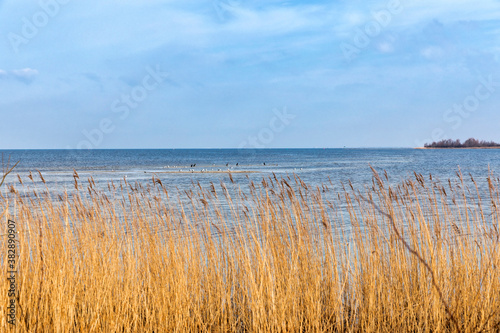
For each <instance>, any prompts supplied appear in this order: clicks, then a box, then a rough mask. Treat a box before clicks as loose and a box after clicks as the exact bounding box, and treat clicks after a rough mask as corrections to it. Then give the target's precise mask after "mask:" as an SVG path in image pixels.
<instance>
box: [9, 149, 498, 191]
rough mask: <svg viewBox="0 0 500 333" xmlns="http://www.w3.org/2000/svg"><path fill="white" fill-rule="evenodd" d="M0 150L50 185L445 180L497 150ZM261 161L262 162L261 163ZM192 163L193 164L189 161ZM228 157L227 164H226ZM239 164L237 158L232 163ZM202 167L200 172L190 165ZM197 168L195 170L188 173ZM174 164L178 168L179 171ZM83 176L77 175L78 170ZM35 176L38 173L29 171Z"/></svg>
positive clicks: (494, 156) (478, 173) (487, 162)
mask: <svg viewBox="0 0 500 333" xmlns="http://www.w3.org/2000/svg"><path fill="white" fill-rule="evenodd" d="M0 152H2V153H3V155H4V158H5V159H6V158H7V157H8V156H11V161H17V160H20V161H21V162H20V164H19V165H18V167H17V168H16V169H15V171H14V172H13V174H12V175H10V176H9V178H8V179H7V181H8V182H17V176H16V174H19V175H20V176H21V177H22V179H26V180H27V178H26V176H27V175H28V173H29V171H32V172H35V171H36V170H40V171H41V172H42V174H43V176H44V177H45V179H46V181H47V186H48V187H49V188H50V189H51V190H54V191H57V192H58V191H63V190H64V189H68V190H70V189H72V188H73V177H72V174H73V169H75V170H76V171H77V172H78V173H79V174H80V176H81V178H83V179H86V178H85V177H87V176H89V175H92V176H93V177H94V179H95V180H96V181H97V182H98V183H99V184H101V185H102V186H103V187H104V185H105V184H107V182H108V181H109V180H115V181H119V180H120V179H123V178H124V177H125V176H126V177H127V180H128V181H129V182H130V181H140V182H148V181H150V180H151V177H152V175H153V174H156V177H157V178H160V179H161V180H162V182H163V183H164V184H166V185H167V186H169V187H172V188H175V187H178V188H182V187H183V186H190V185H191V184H192V182H195V183H196V182H200V183H202V184H208V183H209V182H214V183H216V182H219V181H220V180H223V181H225V182H228V180H229V178H228V176H227V174H221V173H208V172H206V171H218V170H227V169H230V170H232V171H238V170H239V171H252V173H233V178H234V180H235V181H236V182H237V183H241V184H247V183H248V179H247V176H248V177H249V178H250V179H252V180H255V181H260V180H261V179H262V177H265V176H269V175H271V174H272V173H275V174H276V175H277V176H278V177H279V176H283V175H287V174H288V175H292V174H297V175H299V176H300V177H301V178H302V180H304V181H305V182H306V183H308V184H312V185H320V184H321V183H327V182H329V179H330V180H331V181H332V182H333V183H334V184H339V185H340V182H341V181H342V182H344V183H345V182H347V181H349V180H350V181H351V182H352V183H353V185H354V186H356V187H358V186H359V188H362V186H363V185H368V184H370V183H371V181H372V172H371V170H370V165H371V166H373V167H374V168H375V169H377V170H379V171H382V170H386V171H387V173H388V174H389V176H390V181H391V182H394V183H396V182H399V181H401V180H403V179H406V178H408V177H412V175H413V172H417V173H421V174H423V175H426V176H427V175H428V174H432V175H433V177H434V178H437V179H440V180H442V181H446V180H447V179H449V178H452V179H453V178H456V172H457V171H458V170H459V168H460V169H461V171H462V173H463V174H464V175H467V176H468V174H469V173H470V174H472V175H473V176H474V177H475V178H477V179H478V180H479V181H480V182H481V181H482V180H484V179H485V178H486V177H487V176H488V170H489V169H490V170H491V171H492V172H493V173H494V174H495V175H496V176H498V175H499V174H498V172H499V171H500V150H496V149H485V150H480V149H472V150H468V149H467V150H465V149H463V150H462V149H460V150H458V149H456V150H453V149H451V150H448V149H446V150H418V149H263V150H238V149H186V150H184V149H162V150H142V149H139V150H90V151H83V150H73V151H72V150H3V151H0ZM264 163H265V165H264ZM193 164H196V167H191V165H193ZM226 164H227V166H226ZM236 164H238V165H236ZM202 170H204V171H205V172H204V173H196V172H201V171H202ZM192 171H195V173H192ZM179 172H180V173H179ZM82 176H83V177H82ZM34 179H35V181H37V182H39V181H40V178H39V177H38V175H36V176H35V177H34Z"/></svg>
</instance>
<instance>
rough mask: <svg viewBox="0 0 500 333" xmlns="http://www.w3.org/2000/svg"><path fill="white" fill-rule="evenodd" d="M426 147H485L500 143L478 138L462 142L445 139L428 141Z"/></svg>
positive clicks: (497, 145) (498, 145) (495, 145)
mask: <svg viewBox="0 0 500 333" xmlns="http://www.w3.org/2000/svg"><path fill="white" fill-rule="evenodd" d="M424 147H425V148H484V147H500V143H496V142H493V141H485V140H477V139H474V138H470V139H467V140H465V141H464V143H461V142H460V140H459V139H457V140H453V139H445V140H441V141H438V142H433V143H426V144H425V145H424Z"/></svg>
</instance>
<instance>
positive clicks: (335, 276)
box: [0, 171, 500, 332]
mask: <svg viewBox="0 0 500 333" xmlns="http://www.w3.org/2000/svg"><path fill="white" fill-rule="evenodd" d="M30 177H31V178H30V180H27V179H25V180H23V179H22V178H21V177H19V182H18V183H16V184H7V185H8V187H4V193H3V194H2V201H1V203H2V216H1V220H2V222H4V223H2V225H1V230H0V233H1V234H2V237H1V239H0V248H1V249H6V247H7V243H6V241H7V238H6V237H5V235H6V233H7V229H6V228H7V227H6V225H7V220H8V219H11V220H15V221H16V223H17V231H18V234H17V239H18V253H19V258H18V259H17V318H16V326H15V327H13V326H11V325H10V324H9V323H8V322H7V317H6V311H2V313H1V315H0V318H1V322H0V326H2V328H1V331H15V332H497V331H499V330H500V273H499V268H498V267H499V265H500V248H499V239H500V234H499V227H500V225H499V220H498V218H499V215H498V208H497V207H499V206H500V200H499V195H498V185H499V183H500V181H499V179H498V178H495V177H494V176H493V175H489V176H488V178H487V179H486V180H484V181H483V182H484V183H480V184H479V185H480V186H482V185H484V186H483V187H484V188H486V189H487V190H486V196H484V195H483V196H482V195H481V193H480V191H479V190H478V187H476V185H477V183H476V181H475V180H474V179H472V178H471V179H470V180H469V179H467V180H464V179H463V177H462V175H461V174H458V175H457V178H456V179H454V180H450V181H448V182H445V183H441V182H439V181H437V180H435V179H432V177H423V176H422V175H419V174H415V177H414V178H412V179H407V180H405V181H403V182H400V183H397V184H390V182H388V177H387V175H385V176H379V175H378V174H377V173H376V172H375V171H374V177H373V184H372V185H371V186H367V187H364V188H355V187H354V186H352V185H350V184H346V185H345V186H344V185H342V184H332V183H331V182H330V183H325V184H324V185H322V186H319V187H312V186H310V185H308V184H305V183H304V182H303V181H302V180H301V179H300V178H298V177H296V176H295V177H282V178H279V177H276V176H275V175H273V176H269V177H264V178H263V179H262V181H261V182H260V183H258V184H256V183H254V182H252V181H251V180H248V181H246V182H241V181H240V182H238V184H235V183H236V182H235V181H234V179H233V178H232V177H231V179H228V181H227V183H224V182H221V183H220V184H210V185H208V186H202V185H201V184H193V187H192V188H188V189H182V191H180V192H181V193H177V194H175V195H173V194H172V189H169V188H168V187H167V186H166V185H165V184H163V183H162V181H161V180H160V179H158V178H156V177H153V178H152V180H151V182H149V183H148V184H145V183H143V184H139V183H135V184H130V183H128V182H127V180H126V179H124V180H123V181H121V182H120V183H119V184H117V183H110V184H108V185H107V187H108V189H107V190H106V191H103V190H99V189H98V188H99V186H97V185H96V184H95V182H94V180H93V179H91V178H90V179H88V180H81V179H79V176H78V173H76V171H75V175H74V177H75V186H74V189H72V190H71V191H68V192H67V193H62V194H56V193H51V191H50V189H49V188H48V187H46V186H44V185H42V186H35V185H34V182H32V181H33V177H35V176H33V175H30ZM39 177H42V178H41V179H42V180H43V176H42V175H41V174H40V175H39ZM30 182H32V183H30ZM334 185H338V189H336V187H334ZM0 259H1V260H0V264H1V266H2V272H7V271H8V267H7V258H6V250H0ZM5 274H7V273H5ZM1 281H2V282H1V283H0V303H1V304H7V303H8V302H9V298H8V295H7V290H8V289H9V284H8V283H9V282H8V281H6V279H1ZM4 309H5V308H4Z"/></svg>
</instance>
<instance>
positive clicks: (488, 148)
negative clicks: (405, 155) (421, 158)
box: [414, 147, 500, 149]
mask: <svg viewBox="0 0 500 333" xmlns="http://www.w3.org/2000/svg"><path fill="white" fill-rule="evenodd" d="M414 149H500V147H416V148H414Z"/></svg>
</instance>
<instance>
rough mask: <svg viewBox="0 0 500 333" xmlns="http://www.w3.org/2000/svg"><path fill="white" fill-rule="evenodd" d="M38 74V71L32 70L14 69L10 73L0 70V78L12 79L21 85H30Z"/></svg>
mask: <svg viewBox="0 0 500 333" xmlns="http://www.w3.org/2000/svg"><path fill="white" fill-rule="evenodd" d="M38 74H39V73H38V70H36V69H32V68H23V69H14V70H10V71H6V70H3V69H0V78H5V79H14V80H18V81H21V82H23V83H31V82H32V81H33V80H34V78H35V76H37V75H38Z"/></svg>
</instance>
